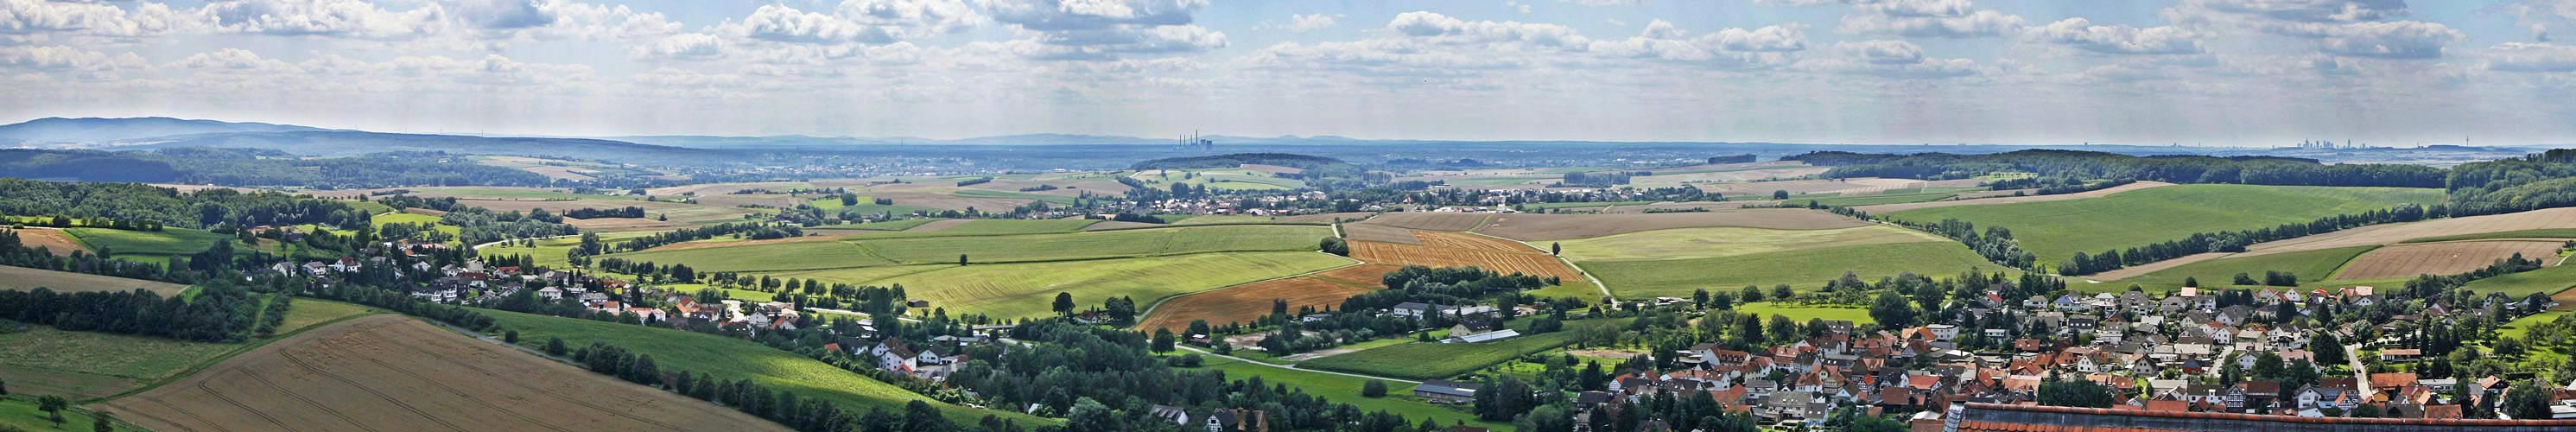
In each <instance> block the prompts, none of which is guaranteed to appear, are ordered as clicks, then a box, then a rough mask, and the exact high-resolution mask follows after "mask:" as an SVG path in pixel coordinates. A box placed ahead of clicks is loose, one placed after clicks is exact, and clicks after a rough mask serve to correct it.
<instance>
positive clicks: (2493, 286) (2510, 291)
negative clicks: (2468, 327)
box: [2460, 264, 2576, 299]
mask: <svg viewBox="0 0 2576 432" xmlns="http://www.w3.org/2000/svg"><path fill="white" fill-rule="evenodd" d="M2571 286H2576V266H2568V265H2564V264H2561V265H2558V266H2555V267H2542V268H2541V269H2539V270H2532V271H2527V272H2521V273H2514V274H2509V275H2503V276H2496V277H2491V278H2486V279H2479V280H2477V281H2473V282H2469V284H2468V285H2466V286H2462V287H2460V289H2465V290H2470V291H2476V292H2478V293H2479V294H2485V293H2504V295H2508V296H2513V297H2514V298H2517V299H2519V298H2522V297H2523V296H2528V295H2531V294H2532V293H2542V294H2556V293H2558V292H2559V291H2565V290H2567V288H2568V287H2571Z"/></svg>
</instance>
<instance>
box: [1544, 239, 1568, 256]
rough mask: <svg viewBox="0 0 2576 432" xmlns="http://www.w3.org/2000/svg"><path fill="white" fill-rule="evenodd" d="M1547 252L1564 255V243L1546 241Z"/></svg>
mask: <svg viewBox="0 0 2576 432" xmlns="http://www.w3.org/2000/svg"><path fill="white" fill-rule="evenodd" d="M1547 254H1548V255H1564V254H1565V245H1564V244H1561V243H1557V242H1547Z"/></svg>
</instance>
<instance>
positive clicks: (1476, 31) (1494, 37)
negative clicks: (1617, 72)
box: [1386, 11, 1590, 49]
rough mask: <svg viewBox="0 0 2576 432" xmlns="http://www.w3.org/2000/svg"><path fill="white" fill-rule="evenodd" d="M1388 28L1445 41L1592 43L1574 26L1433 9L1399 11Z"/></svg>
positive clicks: (1534, 43) (1558, 45)
mask: <svg viewBox="0 0 2576 432" xmlns="http://www.w3.org/2000/svg"><path fill="white" fill-rule="evenodd" d="M1386 28H1387V29H1388V30H1394V31H1395V32H1397V33H1400V34H1403V35H1406V36H1412V37H1416V38H1424V39H1428V40H1434V41H1438V42H1442V43H1528V44H1533V45H1540V46H1550V47H1572V48H1576V49H1580V48H1582V47H1583V45H1584V44H1586V43H1588V42H1590V40H1589V39H1585V38H1584V37H1583V35H1582V34H1580V32H1578V31H1576V30H1575V29H1574V28H1573V27H1566V26H1562V25H1556V24H1533V23H1523V22H1519V21H1466V20H1460V19H1457V18H1451V17H1449V16H1448V15H1441V14H1438V13H1433V12H1426V11H1414V12H1405V13H1402V14H1397V15H1396V16H1395V20H1394V21H1390V22H1387V23H1386Z"/></svg>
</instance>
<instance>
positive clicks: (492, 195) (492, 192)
mask: <svg viewBox="0 0 2576 432" xmlns="http://www.w3.org/2000/svg"><path fill="white" fill-rule="evenodd" d="M412 193H426V194H446V195H452V196H455V197H457V198H459V199H519V200H524V199H540V200H577V199H610V200H630V201H642V199H638V198H635V197H630V196H626V195H602V194H577V193H568V192H557V191H554V190H547V189H502V188H479V187H434V188H414V189H412Z"/></svg>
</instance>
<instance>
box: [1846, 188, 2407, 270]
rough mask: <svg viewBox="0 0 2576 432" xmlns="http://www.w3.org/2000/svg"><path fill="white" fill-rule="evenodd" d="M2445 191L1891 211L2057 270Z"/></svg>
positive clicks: (2151, 196) (2193, 195) (2283, 192)
mask: <svg viewBox="0 0 2576 432" xmlns="http://www.w3.org/2000/svg"><path fill="white" fill-rule="evenodd" d="M2441 200H2442V191H2441V190H2439V189H2417V188H2358V187H2321V186H2248V185H2221V184H2195V185H2178V186H2166V187H2158V188H2148V189H2140V190H2134V191H2129V192H2121V193H2118V194H2113V195H2110V196H2105V197H2101V198H2088V199H2077V200H2066V201H2047V202H2029V203H2015V204H1994V205H1966V206H1953V207H1940V208H1928V209H1918V210H1907V211H1900V212H1895V213H1889V214H1887V215H1886V216H1888V217H1892V218H1896V219H1898V220H1904V221H1908V222H1917V223H1933V222H1939V221H1941V220H1942V219H1959V220H1964V221H1968V222H1973V223H1976V224H1977V226H1978V227H1981V228H1982V227H2004V228H2007V229H2011V230H2012V232H2013V236H2014V237H2015V238H2017V239H2019V240H2020V241H2021V247H2022V249H2025V250H2029V251H2030V252H2031V253H2034V254H2038V255H2039V262H2040V263H2042V264H2049V265H2055V264H2056V263H2058V262H2061V261H2065V260H2066V259H2067V258H2069V257H2072V256H2074V255H2075V254H2076V253H2077V252H2082V253H2088V254H2091V253H2100V252H2102V251H2104V250H2109V249H2113V248H2128V247H2136V246H2143V245H2147V244H2151V243H2156V242H2163V241H2169V240H2179V239H2182V238H2184V237H2188V236H2190V235H2191V234H2192V233H2201V232H2217V231H2234V230H2245V229H2256V228H2267V227H2272V226H2276V225H2280V224H2285V223H2305V222H2309V221H2313V220H2316V219H2317V218H2319V217H2324V216H2331V215H2340V214H2354V213H2361V212H2365V211H2371V210H2382V209H2387V208H2390V207H2395V206H2397V205H2399V204H2407V203H2415V204H2432V203H2437V202H2440V201H2441Z"/></svg>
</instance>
